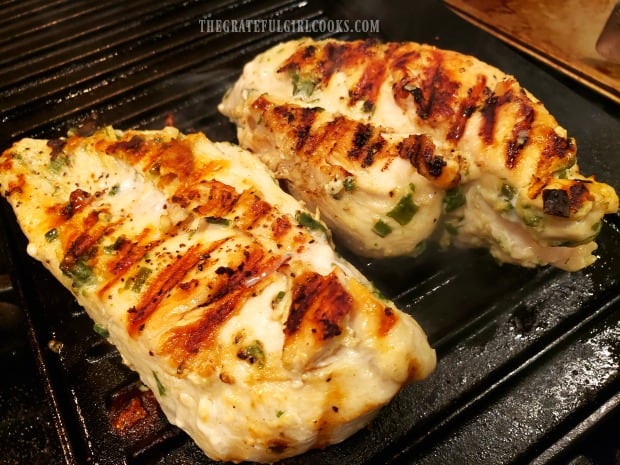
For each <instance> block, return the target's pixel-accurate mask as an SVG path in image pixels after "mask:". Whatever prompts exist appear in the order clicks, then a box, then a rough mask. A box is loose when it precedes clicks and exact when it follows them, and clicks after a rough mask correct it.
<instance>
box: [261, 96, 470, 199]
mask: <svg viewBox="0 0 620 465" xmlns="http://www.w3.org/2000/svg"><path fill="white" fill-rule="evenodd" d="M251 108H252V110H256V111H257V114H256V115H255V117H254V119H255V120H260V121H261V124H262V125H264V126H265V127H266V128H269V130H272V131H276V132H278V133H279V134H281V137H282V144H284V145H285V146H286V147H287V149H288V150H292V151H293V152H294V153H295V154H296V155H297V156H301V157H304V158H307V159H310V160H312V159H317V163H319V162H320V160H319V159H320V157H326V159H327V158H329V157H332V156H338V157H340V160H341V161H340V162H341V163H343V162H345V161H346V162H347V163H350V162H354V163H355V164H357V165H359V167H361V168H368V167H370V166H372V165H373V164H374V163H376V162H381V163H384V167H385V166H387V164H389V163H390V161H391V160H392V159H394V158H395V157H401V158H404V159H405V160H408V161H409V162H410V163H411V164H412V165H413V166H415V167H416V169H417V170H418V172H419V173H420V174H421V175H422V176H424V177H426V178H427V179H429V180H431V181H433V182H434V183H435V184H437V185H438V186H442V187H444V188H451V187H455V186H456V185H457V184H458V182H459V180H460V175H459V173H458V166H452V167H450V168H449V169H447V168H446V165H447V163H446V161H445V159H444V157H443V156H442V155H441V154H438V153H437V150H436V147H435V144H434V143H433V141H432V139H431V138H430V137H429V136H427V135H412V136H409V137H408V138H406V139H404V140H403V141H400V142H396V143H395V142H388V141H387V140H386V139H385V138H384V137H383V136H382V132H383V128H380V127H377V126H374V125H371V124H366V123H360V122H357V121H355V120H352V119H350V118H347V117H344V116H341V115H328V116H331V117H328V118H326V120H325V121H323V120H321V121H316V117H317V115H318V113H319V112H324V110H319V109H317V108H304V107H300V106H297V105H295V104H282V105H276V104H274V103H272V102H271V101H269V100H268V98H267V97H265V96H260V97H258V98H257V99H256V100H255V101H254V102H253V103H252V104H251ZM310 121H312V124H311V125H309V124H310ZM300 134H302V139H303V141H302V142H300V140H299V137H300ZM345 165H346V163H345ZM331 166H332V167H334V166H335V165H331ZM345 167H346V166H345ZM341 174H342V175H343V176H346V174H345V173H344V172H343V173H341Z"/></svg>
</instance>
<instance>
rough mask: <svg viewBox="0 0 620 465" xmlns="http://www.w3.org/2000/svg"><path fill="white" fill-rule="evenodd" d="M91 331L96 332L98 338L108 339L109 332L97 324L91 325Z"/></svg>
mask: <svg viewBox="0 0 620 465" xmlns="http://www.w3.org/2000/svg"><path fill="white" fill-rule="evenodd" d="M93 331H94V332H96V333H97V334H99V336H101V337H106V338H107V337H108V336H110V332H109V331H108V328H106V327H105V326H103V325H101V324H99V323H95V324H94V325H93Z"/></svg>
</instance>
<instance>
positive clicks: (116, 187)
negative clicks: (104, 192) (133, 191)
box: [109, 184, 121, 195]
mask: <svg viewBox="0 0 620 465" xmlns="http://www.w3.org/2000/svg"><path fill="white" fill-rule="evenodd" d="M120 190H121V185H120V184H114V185H113V186H112V187H111V188H110V192H109V194H110V195H116V194H118V193H119V192H120Z"/></svg>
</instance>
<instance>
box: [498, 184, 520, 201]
mask: <svg viewBox="0 0 620 465" xmlns="http://www.w3.org/2000/svg"><path fill="white" fill-rule="evenodd" d="M500 193H501V196H502V197H503V198H505V199H506V200H509V201H510V200H512V199H514V198H515V195H517V189H515V188H514V187H512V186H511V185H510V184H506V183H504V184H502V189H501V191H500Z"/></svg>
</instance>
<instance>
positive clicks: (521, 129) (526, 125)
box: [506, 103, 536, 169]
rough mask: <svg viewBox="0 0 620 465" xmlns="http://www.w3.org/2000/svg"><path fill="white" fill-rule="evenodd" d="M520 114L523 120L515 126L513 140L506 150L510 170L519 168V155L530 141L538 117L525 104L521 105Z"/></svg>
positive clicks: (509, 142)
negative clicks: (531, 131) (534, 122)
mask: <svg viewBox="0 0 620 465" xmlns="http://www.w3.org/2000/svg"><path fill="white" fill-rule="evenodd" d="M519 114H520V115H521V119H520V120H519V121H518V122H517V123H516V124H515V125H514V128H513V130H512V138H511V139H510V140H509V141H508V146H507V148H506V167H507V168H510V169H512V168H514V167H515V166H517V164H518V162H519V160H518V158H519V155H520V154H521V151H522V150H523V147H525V146H526V145H527V143H528V141H529V133H530V130H531V128H532V122H533V121H534V117H535V116H536V114H535V112H534V109H533V108H532V107H531V106H530V105H527V104H525V103H522V104H521V107H520V109H519Z"/></svg>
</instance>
